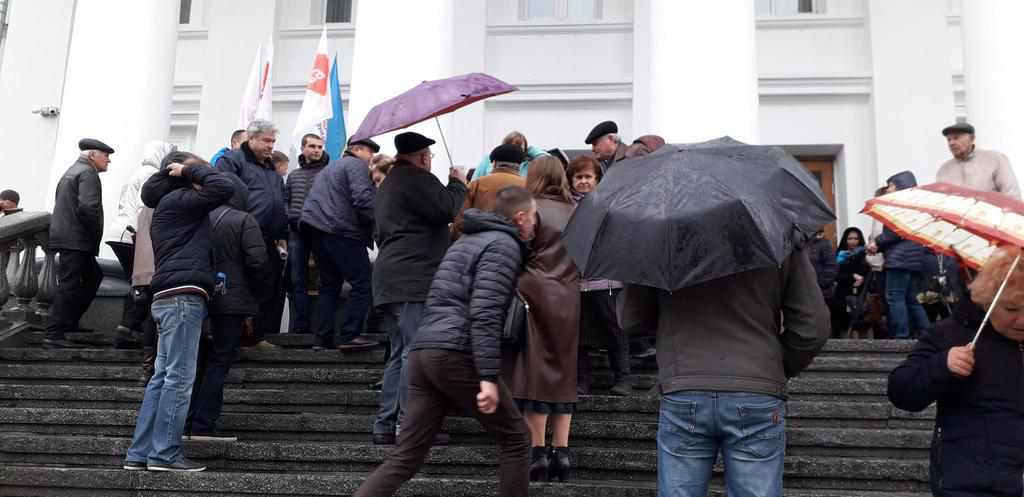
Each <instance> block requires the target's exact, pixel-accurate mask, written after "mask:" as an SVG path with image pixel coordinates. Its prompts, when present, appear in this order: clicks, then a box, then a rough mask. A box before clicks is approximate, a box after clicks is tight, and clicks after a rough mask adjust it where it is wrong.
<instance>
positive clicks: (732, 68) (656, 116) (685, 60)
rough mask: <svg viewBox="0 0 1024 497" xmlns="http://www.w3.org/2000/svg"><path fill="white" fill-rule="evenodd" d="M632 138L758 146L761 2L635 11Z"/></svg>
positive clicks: (656, 3) (654, 0)
mask: <svg viewBox="0 0 1024 497" xmlns="http://www.w3.org/2000/svg"><path fill="white" fill-rule="evenodd" d="M634 8H635V14H634V22H635V23H636V24H635V29H634V30H633V32H634V39H633V45H634V48H633V53H634V69H633V74H634V79H633V116H634V117H633V134H634V135H643V134H647V133H655V134H659V135H661V136H663V137H664V138H665V139H666V140H667V141H668V142H670V143H681V142H695V141H703V140H707V139H711V138H716V137H719V136H722V135H729V136H731V137H733V138H735V139H737V140H740V141H743V142H747V143H758V142H759V141H760V132H759V131H758V89H757V51H756V44H755V35H756V32H755V25H754V2H753V1H749V0H730V1H714V2H711V1H706V0H650V1H638V2H635V4H634Z"/></svg>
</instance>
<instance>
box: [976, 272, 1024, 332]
mask: <svg viewBox="0 0 1024 497" xmlns="http://www.w3.org/2000/svg"><path fill="white" fill-rule="evenodd" d="M1020 255H1021V254H1020V253H1018V254H1017V258H1016V259H1014V260H1013V264H1011V265H1010V270H1009V271H1007V272H1006V277H1005V278H1003V284H1001V285H999V290H998V291H996V296H995V297H994V298H993V299H992V303H991V304H990V305H989V306H988V312H986V313H985V319H982V320H981V326H979V327H978V332H977V333H975V334H974V340H971V350H974V345H975V344H977V343H978V338H981V330H983V329H985V323H988V318H989V317H991V316H992V310H993V309H995V308H996V303H997V302H999V297H1000V296H1001V295H1002V294H1003V290H1005V289H1006V284H1007V283H1008V282H1009V281H1010V275H1012V274H1013V270H1014V269H1017V263H1018V262H1020Z"/></svg>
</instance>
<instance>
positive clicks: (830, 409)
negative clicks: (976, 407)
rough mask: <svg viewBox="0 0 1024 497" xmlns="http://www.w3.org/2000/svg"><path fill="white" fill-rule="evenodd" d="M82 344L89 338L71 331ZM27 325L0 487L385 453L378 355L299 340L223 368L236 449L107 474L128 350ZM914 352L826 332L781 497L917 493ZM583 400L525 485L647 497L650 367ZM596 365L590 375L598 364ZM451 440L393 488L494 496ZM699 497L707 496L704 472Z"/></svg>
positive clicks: (338, 486) (797, 414)
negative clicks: (565, 459)
mask: <svg viewBox="0 0 1024 497" xmlns="http://www.w3.org/2000/svg"><path fill="white" fill-rule="evenodd" d="M72 338H78V339H88V338H89V337H88V336H78V337H72ZM40 340H41V334H40V333H39V332H38V331H34V330H31V329H25V330H23V331H21V332H17V333H14V334H12V336H9V337H8V338H6V339H3V340H0V495H17V496H154V497H155V496H159V497H172V496H173V497H178V496H186V495H190V496H191V495H201V496H214V495H216V496H228V497H241V496H250V497H251V496H321V495H335V496H343V495H350V494H351V493H352V492H354V491H355V489H356V488H357V487H358V486H359V484H360V483H362V481H363V480H364V478H365V477H366V475H367V473H368V472H369V471H370V470H371V469H372V468H373V467H374V466H375V465H376V464H378V463H380V461H381V460H382V459H383V458H384V456H385V455H386V453H387V452H388V450H389V449H390V447H380V446H375V445H373V444H372V443H370V431H371V426H372V423H373V417H374V413H375V412H376V408H377V400H378V396H379V394H378V392H377V391H375V390H373V388H372V385H373V384H374V383H375V382H376V381H377V380H378V379H379V378H380V374H381V371H382V367H383V360H384V355H383V349H382V348H377V349H374V350H370V351H365V352H356V353H340V352H333V351H331V352H314V351H312V350H310V349H309V346H310V345H311V343H312V342H311V338H310V337H308V336H302V335H280V336H277V337H275V338H274V340H273V341H275V342H276V343H277V344H278V345H280V346H282V348H280V349H277V350H271V351H264V350H254V349H243V352H242V356H241V358H240V360H239V362H238V363H237V364H236V365H235V367H234V368H233V370H232V371H231V374H230V376H229V377H228V387H227V389H226V393H225V408H224V411H225V412H224V415H223V416H222V418H221V421H220V423H219V426H220V427H221V428H223V430H224V431H227V432H230V433H233V434H237V435H238V437H239V441H238V442H186V443H185V450H186V452H187V454H188V455H189V456H190V457H193V458H195V459H198V460H201V461H204V462H207V463H208V464H209V465H210V469H209V470H208V471H206V472H204V473H190V474H160V473H149V472H128V471H124V470H122V469H120V463H121V461H122V460H123V459H124V454H125V451H126V450H127V448H128V445H129V443H130V438H131V434H132V429H133V425H134V417H135V411H136V409H137V408H138V407H139V404H140V403H141V400H142V395H143V388H142V387H141V386H140V385H139V383H138V377H139V367H138V364H137V360H138V351H126V350H114V349H112V348H110V347H109V346H108V345H104V344H103V343H102V340H98V341H97V342H96V344H95V345H96V346H95V348H89V349H80V350H43V349H42V348H40V346H39V345H38V343H39V341H40ZM911 346H912V343H911V342H904V341H859V340H848V341H842V340H835V341H832V342H830V343H829V344H828V345H827V346H826V350H825V352H824V353H823V354H822V355H821V356H820V357H819V358H818V359H816V360H815V362H814V364H813V365H812V366H811V368H810V369H809V370H808V371H807V372H806V373H805V374H804V375H803V376H801V377H800V378H798V379H795V380H794V381H793V382H792V383H791V387H790V391H791V397H790V401H789V405H788V419H787V423H788V434H787V435H788V448H787V456H786V465H785V474H786V476H785V487H786V495H788V496H793V497H812V496H815V497H817V496H821V497H826V496H834V497H882V496H886V497H890V496H895V497H912V496H913V497H924V496H926V495H929V494H928V493H927V491H928V483H927V482H928V460H927V458H928V447H929V443H930V440H931V426H932V422H933V417H934V411H933V410H929V411H927V412H925V413H921V414H911V413H906V412H902V411H899V410H897V409H895V408H894V407H892V406H891V405H890V404H889V403H888V401H887V400H886V398H885V384H886V379H885V378H886V375H887V374H888V372H889V371H891V370H892V368H893V367H895V365H896V364H898V363H899V361H900V360H902V358H903V357H904V356H905V355H906V353H907V352H908V351H909V349H910V347H911ZM592 360H594V361H595V363H596V364H595V366H596V368H597V370H598V371H597V374H596V378H595V383H596V384H597V387H598V388H597V389H596V391H595V394H594V395H589V396H584V397H582V398H581V399H580V403H579V414H578V415H577V416H576V417H575V418H574V420H573V432H572V433H573V434H572V438H571V445H573V449H572V450H573V464H574V468H573V473H572V477H573V480H572V482H570V483H565V484H557V483H550V484H547V483H543V484H542V483H537V484H533V485H532V487H531V495H540V496H581V497H582V496H588V497H603V496H609V497H611V496H635V497H641V496H645V497H646V496H654V495H655V494H656V492H655V478H656V474H655V473H656V456H657V455H656V450H655V449H656V447H655V434H656V432H657V427H658V424H657V422H658V415H657V413H658V398H657V397H656V396H650V395H649V394H648V393H649V390H650V388H651V387H652V385H653V382H654V369H653V364H651V363H639V362H637V363H635V364H634V366H635V367H636V368H637V371H639V381H638V384H637V386H636V388H637V390H636V391H635V392H634V395H633V396H631V397H612V396H608V395H604V394H602V389H601V387H605V388H607V387H608V386H610V375H609V374H608V373H607V369H606V366H607V363H606V361H605V360H604V359H602V358H598V357H594V358H592ZM602 368H604V369H602ZM445 430H446V431H447V432H448V433H450V434H451V445H449V446H446V447H435V448H433V449H432V450H431V453H430V456H429V457H428V461H427V465H426V466H425V467H424V469H423V470H422V471H421V473H420V474H419V475H418V476H417V477H416V478H415V479H413V480H412V481H411V482H409V484H407V485H406V486H405V487H404V489H403V491H402V494H401V495H416V496H431V497H461V496H467V497H468V496H474V497H476V496H489V495H495V494H496V490H495V487H496V485H495V479H496V462H497V449H496V446H494V445H493V444H491V442H490V441H489V439H488V437H487V436H486V434H485V433H484V432H483V431H482V429H481V428H480V427H479V425H477V423H476V421H474V420H472V419H468V418H456V417H451V418H449V419H448V421H447V422H446V426H445ZM716 475H718V476H716V480H715V482H714V483H713V485H712V486H713V491H712V494H713V495H721V494H722V493H723V492H722V491H721V488H722V484H721V478H720V474H719V472H718V471H716Z"/></svg>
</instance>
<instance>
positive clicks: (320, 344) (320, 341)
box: [313, 338, 336, 350]
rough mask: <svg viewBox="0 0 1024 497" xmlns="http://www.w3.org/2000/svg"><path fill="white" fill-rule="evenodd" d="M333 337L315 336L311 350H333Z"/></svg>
mask: <svg viewBox="0 0 1024 497" xmlns="http://www.w3.org/2000/svg"><path fill="white" fill-rule="evenodd" d="M335 348H336V347H335V345H334V338H317V339H316V344H315V345H313V350H334V349H335Z"/></svg>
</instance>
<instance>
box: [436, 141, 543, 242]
mask: <svg viewBox="0 0 1024 497" xmlns="http://www.w3.org/2000/svg"><path fill="white" fill-rule="evenodd" d="M525 157H526V153H525V152H523V147H521V146H519V145H516V144H514V143H509V144H506V145H498V146H497V147H495V148H494V150H492V151H491V155H490V157H489V158H490V159H491V173H490V174H488V175H486V176H484V177H481V178H477V179H475V180H473V182H472V183H470V184H469V193H468V194H466V201H465V202H463V204H462V211H461V212H459V215H458V217H456V218H455V223H454V224H452V240H456V239H458V238H459V235H461V234H462V221H463V214H464V213H465V212H466V210H467V209H480V210H482V211H489V210H493V209H494V202H495V199H496V198H497V196H498V192H500V191H501V190H502V189H504V188H505V187H506V186H518V187H522V188H526V178H524V177H522V176H521V175H520V174H519V168H520V163H521V162H523V159H525Z"/></svg>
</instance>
